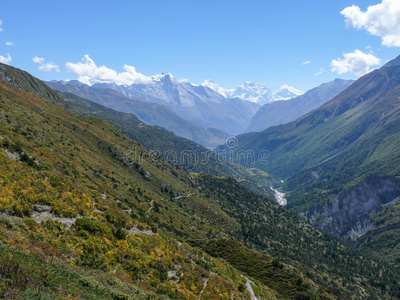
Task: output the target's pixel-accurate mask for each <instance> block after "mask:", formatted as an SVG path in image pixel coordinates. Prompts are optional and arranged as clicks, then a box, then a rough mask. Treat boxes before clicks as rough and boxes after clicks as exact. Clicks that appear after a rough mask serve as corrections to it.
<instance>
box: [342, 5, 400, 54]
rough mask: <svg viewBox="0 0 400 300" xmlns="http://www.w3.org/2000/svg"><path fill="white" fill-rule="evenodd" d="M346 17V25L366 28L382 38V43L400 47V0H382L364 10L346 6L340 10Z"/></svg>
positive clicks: (354, 6)
mask: <svg viewBox="0 0 400 300" xmlns="http://www.w3.org/2000/svg"><path fill="white" fill-rule="evenodd" d="M340 13H341V14H342V15H343V16H344V17H345V18H346V20H345V21H346V27H354V28H358V29H366V30H367V31H368V32H369V33H370V34H372V35H375V36H379V37H381V38H382V45H384V46H387V47H400V1H399V0H382V3H380V4H377V5H373V6H369V7H368V8H367V11H365V12H363V11H361V9H360V8H359V7H358V6H356V5H353V6H349V7H346V8H345V9H344V10H342V11H341V12H340Z"/></svg>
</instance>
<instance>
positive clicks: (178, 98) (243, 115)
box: [92, 73, 259, 134]
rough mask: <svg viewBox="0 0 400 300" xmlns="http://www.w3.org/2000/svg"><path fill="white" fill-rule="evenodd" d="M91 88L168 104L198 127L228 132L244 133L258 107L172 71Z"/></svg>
mask: <svg viewBox="0 0 400 300" xmlns="http://www.w3.org/2000/svg"><path fill="white" fill-rule="evenodd" d="M92 87H94V88H96V87H101V88H110V89H114V90H116V91H118V92H120V93H122V94H124V95H125V96H127V97H129V98H134V99H136V100H139V101H142V102H151V103H158V104H162V105H165V106H166V107H168V108H169V109H171V110H172V111H174V112H175V113H176V114H177V115H179V116H180V117H182V118H184V119H185V120H187V121H190V122H192V123H194V124H196V125H197V126H199V127H203V128H210V127H211V128H217V129H219V130H221V131H224V132H227V133H229V134H238V133H242V132H244V131H245V130H246V128H247V127H248V125H249V123H250V120H251V118H252V117H253V116H254V114H255V113H256V112H257V110H258V108H259V105H257V104H255V103H251V102H247V101H241V100H240V99H228V98H226V97H225V96H223V95H221V94H220V93H218V92H216V91H215V90H213V89H211V88H209V87H207V86H202V85H195V84H191V83H188V82H185V81H181V80H178V79H176V78H175V77H174V76H173V75H172V74H170V73H167V74H160V75H155V76H152V77H151V78H150V80H149V81H147V82H137V83H133V84H131V85H116V84H109V83H96V84H94V85H93V86H92Z"/></svg>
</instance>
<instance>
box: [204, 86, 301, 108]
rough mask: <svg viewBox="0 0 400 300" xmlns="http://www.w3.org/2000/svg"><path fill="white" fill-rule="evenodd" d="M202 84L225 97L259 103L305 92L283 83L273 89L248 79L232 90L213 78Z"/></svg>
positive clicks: (284, 98)
mask: <svg viewBox="0 0 400 300" xmlns="http://www.w3.org/2000/svg"><path fill="white" fill-rule="evenodd" d="M202 85H203V86H206V87H209V88H210V89H213V90H214V91H216V92H217V93H219V94H221V95H223V96H224V97H227V98H239V99H242V100H245V101H249V102H252V103H257V104H259V105H264V104H267V103H272V102H274V101H281V100H288V99H291V98H293V97H297V96H299V95H302V94H303V92H302V91H300V90H298V89H296V88H294V87H291V86H288V85H283V86H281V87H280V88H279V89H278V90H276V91H271V90H270V89H269V88H268V87H267V86H266V85H265V84H261V83H254V82H250V81H246V82H245V83H243V84H241V85H239V86H237V87H236V88H235V89H231V90H228V89H224V88H222V87H220V86H219V85H217V84H216V83H214V82H213V81H211V80H206V81H204V82H203V84H202Z"/></svg>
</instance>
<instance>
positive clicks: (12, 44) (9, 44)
mask: <svg viewBox="0 0 400 300" xmlns="http://www.w3.org/2000/svg"><path fill="white" fill-rule="evenodd" d="M6 46H14V43H13V42H6Z"/></svg>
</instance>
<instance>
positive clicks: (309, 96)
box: [247, 79, 353, 132]
mask: <svg viewBox="0 0 400 300" xmlns="http://www.w3.org/2000/svg"><path fill="white" fill-rule="evenodd" d="M352 83H353V80H342V79H335V80H334V81H331V82H328V83H324V84H322V85H320V86H318V87H316V88H314V89H311V90H309V91H307V92H306V93H305V94H303V95H301V96H298V97H295V98H292V99H290V100H287V101H276V102H274V103H270V104H265V105H263V106H262V107H261V108H260V109H259V110H258V112H257V113H256V114H255V115H254V117H253V118H252V119H251V122H250V125H249V127H248V128H247V131H248V132H256V131H263V130H265V129H267V128H269V127H272V126H276V125H281V124H286V123H289V122H291V121H294V120H296V119H297V118H299V117H301V116H303V115H305V114H306V113H308V112H310V111H312V110H313V109H316V108H318V107H320V106H321V105H322V104H324V103H326V102H328V101H329V100H331V99H332V98H333V97H335V96H336V95H338V94H339V93H340V92H341V91H343V90H345V89H346V88H348V87H349V86H350V85H351V84H352Z"/></svg>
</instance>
